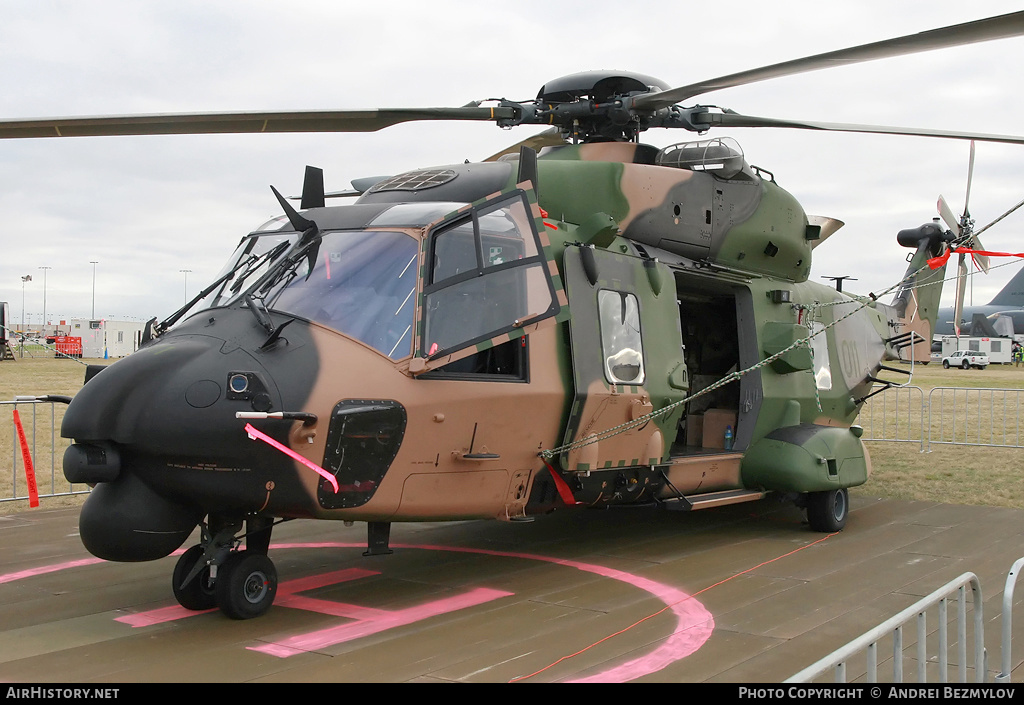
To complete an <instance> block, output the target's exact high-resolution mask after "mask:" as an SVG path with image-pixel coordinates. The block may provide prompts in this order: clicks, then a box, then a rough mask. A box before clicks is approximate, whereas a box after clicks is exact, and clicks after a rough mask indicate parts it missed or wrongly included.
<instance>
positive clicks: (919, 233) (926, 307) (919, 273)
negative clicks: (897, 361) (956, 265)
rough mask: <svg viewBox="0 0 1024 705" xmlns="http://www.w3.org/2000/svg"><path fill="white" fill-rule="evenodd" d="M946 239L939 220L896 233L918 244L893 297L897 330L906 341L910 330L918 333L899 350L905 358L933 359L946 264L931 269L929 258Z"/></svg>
mask: <svg viewBox="0 0 1024 705" xmlns="http://www.w3.org/2000/svg"><path fill="white" fill-rule="evenodd" d="M947 239H948V236H947V235H946V232H945V231H944V230H943V229H942V228H941V227H940V226H939V224H938V223H936V222H931V223H926V224H925V225H922V226H920V227H918V228H912V229H909V230H901V231H900V232H899V233H898V234H897V235H896V240H897V242H899V243H900V244H901V245H903V246H904V247H913V248H915V252H914V256H913V257H912V258H911V259H910V265H909V266H908V267H907V273H906V274H905V275H904V281H903V283H902V284H901V285H900V288H899V290H898V291H897V292H896V296H895V297H894V298H893V301H892V307H893V309H895V313H896V316H897V318H896V320H895V321H893V322H894V323H896V324H897V330H896V331H895V333H897V334H900V336H907V338H904V340H906V342H910V341H909V340H908V338H909V337H910V336H909V334H910V333H915V334H916V336H914V337H913V340H914V341H916V342H914V344H913V345H907V346H906V347H905V348H903V349H901V350H900V357H901V358H902V359H905V360H910V359H913V360H917V361H924V362H927V361H928V360H930V359H931V344H932V334H933V333H934V331H935V320H936V318H937V317H938V314H939V299H940V298H941V296H942V282H943V280H944V279H945V277H946V265H945V264H943V265H942V266H941V267H939V268H938V269H931V268H929V267H928V260H929V259H931V258H932V257H936V256H937V255H939V254H940V253H941V252H942V245H943V243H944V242H945V241H946V240H947Z"/></svg>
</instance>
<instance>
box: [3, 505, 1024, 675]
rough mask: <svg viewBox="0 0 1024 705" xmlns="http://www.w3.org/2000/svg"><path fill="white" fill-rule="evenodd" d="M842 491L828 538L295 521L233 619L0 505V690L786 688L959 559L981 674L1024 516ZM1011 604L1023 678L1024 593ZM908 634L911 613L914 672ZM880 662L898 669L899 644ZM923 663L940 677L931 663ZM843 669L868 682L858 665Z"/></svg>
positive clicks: (577, 513)
mask: <svg viewBox="0 0 1024 705" xmlns="http://www.w3.org/2000/svg"><path fill="white" fill-rule="evenodd" d="M851 499H852V511H851V513H850V517H849V520H848V523H847V526H846V528H845V530H844V531H842V532H840V533H837V534H831V535H830V534H819V533H814V532H812V531H811V530H810V529H809V528H808V527H807V525H806V523H805V522H804V519H803V516H802V513H801V512H800V511H799V510H797V509H796V508H795V507H793V505H792V504H789V503H782V502H779V501H778V500H775V499H772V498H768V499H765V500H761V501H759V502H754V503H749V504H741V505H734V506H731V507H724V508H719V509H711V510H706V511H696V512H690V513H686V512H668V511H660V510H658V509H654V508H633V509H621V510H615V511H597V510H571V511H570V510H566V511H559V512H555V513H553V514H551V515H548V516H545V517H539V518H537V519H536V521H533V522H531V523H506V522H485V521H478V522H457V523H448V524H445V523H421V524H395V525H394V526H393V527H392V532H391V547H392V548H393V553H392V554H390V555H383V556H370V557H364V556H363V555H362V552H363V550H365V542H366V531H365V525H363V524H355V525H353V526H345V525H344V524H342V523H339V522H326V521H320V522H317V521H294V522H287V523H284V524H282V525H280V526H278V527H276V528H275V529H274V535H273V541H272V545H271V550H270V557H271V558H272V559H273V560H274V562H275V565H276V566H277V570H278V574H279V579H280V586H279V590H278V595H277V599H276V601H275V603H274V606H273V607H271V609H270V611H269V612H268V613H267V614H265V615H264V616H262V617H259V618H256V619H251V620H245V621H235V620H231V619H229V618H227V617H225V616H224V615H222V614H221V613H220V612H219V611H217V610H213V611H209V612H188V611H186V610H184V609H182V608H181V607H179V606H178V605H177V603H176V602H175V600H174V597H173V595H172V592H171V585H170V577H171V572H172V570H173V568H174V564H175V561H176V558H175V557H174V556H169V557H167V558H164V559H161V560H158V561H152V562H147V563H131V564H126V563H108V562H103V561H100V560H98V559H95V558H93V557H92V556H91V555H89V554H88V552H87V551H86V550H85V548H84V547H83V546H82V544H81V542H80V540H79V538H78V533H77V532H78V523H77V515H78V510H77V509H53V510H47V509H36V510H31V511H28V512H24V513H19V514H12V515H7V516H0V681H2V682H7V683H25V684H35V685H39V684H45V683H61V684H67V683H91V684H96V685H100V684H113V683H124V684H128V683H242V682H256V683H307V682H352V683H357V682H374V683H398V682H465V683H471V682H481V683H482V682H486V683H524V682H525V683H530V682H533V683H543V682H570V681H571V682H580V681H582V682H623V681H633V682H685V683H779V682H781V681H783V680H785V679H786V678H788V677H790V676H792V675H793V674H795V673H797V672H798V671H800V670H801V669H803V668H805V667H806V666H808V665H810V664H812V663H814V662H815V661H817V660H818V659H819V658H821V657H823V656H825V655H827V654H829V653H831V652H832V651H833V650H835V649H837V648H839V647H840V646H842V645H844V644H846V643H847V642H849V641H851V640H852V639H854V638H855V637H857V636H859V635H860V634H862V633H863V632H866V631H867V630H869V629H870V628H872V627H874V626H875V625H877V624H880V623H881V622H883V621H884V620H886V619H888V618H889V617H891V616H893V615H895V614H897V613H898V612H900V611H901V610H903V609H904V608H906V607H908V606H910V605H912V604H913V603H914V602H916V601H917V600H918V599H920V598H921V597H922V596H925V595H928V594H930V593H931V592H933V591H934V590H936V589H938V588H940V587H942V586H943V585H945V584H946V583H948V582H949V581H952V580H954V579H956V578H957V577H958V576H961V575H962V574H964V573H966V572H972V573H974V574H975V575H976V576H977V577H978V579H979V580H980V583H981V587H982V595H983V616H984V637H985V643H986V648H987V651H988V669H987V670H988V676H987V677H988V680H991V679H992V677H993V676H994V675H995V674H996V673H998V671H999V667H1000V654H1001V651H1000V638H1001V622H1000V620H1001V612H1002V609H1001V608H1002V593H1003V589H1004V584H1005V581H1006V576H1007V573H1008V571H1009V570H1010V568H1011V565H1012V564H1013V563H1014V561H1015V560H1017V559H1018V558H1020V557H1021V556H1022V555H1024V511H1022V510H1017V509H1003V508H991V507H968V506H953V505H942V504H935V503H931V502H907V501H894V500H880V499H876V498H873V497H869V496H864V495H861V494H853V495H852V496H851ZM192 543H194V541H190V542H188V543H186V544H185V546H184V547H183V548H187V547H188V546H189V545H191V544H192ZM967 594H968V598H969V596H970V591H968V593H967ZM1015 595H1016V600H1015V604H1016V612H1017V615H1016V616H1017V619H1016V620H1015V624H1014V630H1013V634H1014V637H1015V643H1016V644H1017V645H1018V646H1017V648H1016V653H1015V654H1014V660H1013V671H1012V672H1011V680H1012V681H1020V680H1021V679H1022V678H1024V668H1022V667H1021V662H1022V658H1024V646H1020V645H1021V644H1024V609H1021V602H1022V601H1024V588H1021V589H1020V590H1018V591H1017V592H1016V593H1015ZM968 603H970V599H968ZM972 610H973V605H971V604H968V613H969V614H971V613H972V612H971V611H972ZM955 613H956V609H955V607H953V606H951V608H950V615H951V616H954V615H955ZM928 626H929V631H930V632H931V633H932V634H931V636H929V637H928V638H929V640H932V639H934V638H935V637H934V631H935V628H936V623H935V621H930V622H929V623H928ZM950 634H951V636H950V639H951V641H955V640H956V630H955V628H951V631H950ZM915 640H916V627H914V626H913V624H911V625H910V626H908V627H907V628H906V629H905V630H904V649H905V652H904V653H905V654H906V656H905V659H904V670H905V673H906V674H907V676H906V678H905V679H906V680H908V681H912V680H914V679H915V674H916V668H917V667H916V663H915V661H914V655H915V653H916V651H915V649H914V644H915ZM886 649H888V650H886ZM970 653H971V651H970V649H968V654H970ZM879 654H880V656H879V670H878V672H879V680H882V681H891V680H892V677H891V674H892V661H891V659H892V648H891V646H889V647H886V646H884V645H880V648H879ZM951 654H952V655H951V659H950V667H951V673H950V680H957V670H956V669H957V667H958V665H959V657H958V656H957V652H956V650H955V648H951ZM927 668H928V671H929V680H932V678H931V676H937V672H936V669H937V668H938V666H937V664H936V663H935V661H934V659H930V661H929V664H928V666H927ZM967 669H968V674H967V677H968V680H973V679H974V670H973V660H972V661H971V662H970V663H969V664H968V665H967ZM847 678H848V679H849V680H850V681H862V680H863V679H864V666H863V664H860V665H857V664H855V663H854V662H853V661H851V665H850V666H849V670H848V673H847ZM935 680H937V677H936V678H935ZM827 681H831V676H830V677H829V678H827V679H825V682H827Z"/></svg>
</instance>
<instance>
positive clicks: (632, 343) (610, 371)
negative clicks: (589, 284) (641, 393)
mask: <svg viewBox="0 0 1024 705" xmlns="http://www.w3.org/2000/svg"><path fill="white" fill-rule="evenodd" d="M597 306H598V311H599V315H600V318H601V350H602V353H603V355H604V374H605V378H606V379H607V380H608V381H609V382H611V383H612V384H637V385H640V384H643V383H644V352H643V341H642V339H641V336H640V307H639V304H638V303H637V300H636V296H634V295H633V294H627V293H625V292H621V291H611V290H608V289H604V290H601V291H599V292H598V293H597Z"/></svg>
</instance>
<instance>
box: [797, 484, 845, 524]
mask: <svg viewBox="0 0 1024 705" xmlns="http://www.w3.org/2000/svg"><path fill="white" fill-rule="evenodd" d="M849 513H850V495H849V493H848V492H847V491H846V488H845V487H844V488H842V489H838V490H826V491H824V492H808V493H807V522H808V523H809V524H810V525H811V529H813V530H814V531H822V532H826V533H830V532H833V531H842V530H843V527H844V526H846V517H847V516H848V515H849Z"/></svg>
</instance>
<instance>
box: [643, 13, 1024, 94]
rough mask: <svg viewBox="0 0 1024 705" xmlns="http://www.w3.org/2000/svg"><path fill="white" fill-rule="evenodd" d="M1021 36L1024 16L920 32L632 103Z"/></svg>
mask: <svg viewBox="0 0 1024 705" xmlns="http://www.w3.org/2000/svg"><path fill="white" fill-rule="evenodd" d="M1021 34H1024V12H1012V13H1010V14H1007V15H1000V16H998V17H989V18H987V19H983V20H975V21H973V22H965V23H963V24H957V25H952V26H949V27H942V28H940V29H933V30H929V31H927V32H918V33H917V34H910V35H907V36H905V37H897V38H895V39H886V40H883V41H880V42H872V43H871V44H862V45H860V46H856V47H850V48H849V49H840V50H838V51H830V52H827V53H825V54H817V55H815V56H807V57H804V58H802V59H793V60H792V61H784V62H782V63H779V64H772V65H770V66H763V67H761V68H756V69H750V70H747V71H741V72H739V73H733V74H729V75H728V76H721V77H719V78H713V79H711V80H708V81H701V82H700V83H691V84H690V85H688V86H680V87H679V88H673V89H671V90H668V91H664V92H662V93H652V94H648V95H642V96H639V97H638V98H637V99H636V100H635V101H634V102H633V107H635V108H638V109H642V110H657V109H659V108H667V107H669V106H670V105H675V104H676V103H680V102H682V101H684V100H687V99H688V98H692V97H694V96H697V95H703V94H704V93H708V92H710V91H717V90H721V89H722V88H733V87H735V86H742V85H746V84H748V83H756V82H758V81H764V80H766V79H769V78H780V77H782V76H792V75H794V74H799V73H807V72H809V71H818V70H819V69H826V68H833V67H836V66H847V65H850V64H857V63H861V62H864V61H875V60H876V59H887V58H890V57H894V56H902V55H905V54H916V53H918V52H923V51H933V50H935V49H944V48H947V47H954V46H961V45H964V44H974V43H976V42H987V41H991V40H993V39H1005V38H1007V37H1016V36H1019V35H1021Z"/></svg>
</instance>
